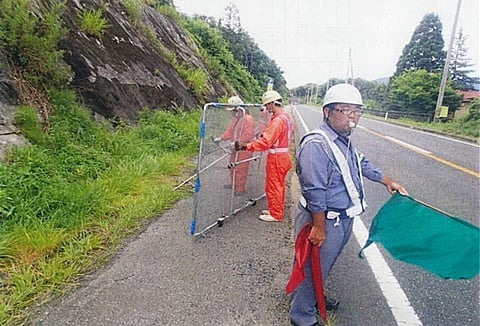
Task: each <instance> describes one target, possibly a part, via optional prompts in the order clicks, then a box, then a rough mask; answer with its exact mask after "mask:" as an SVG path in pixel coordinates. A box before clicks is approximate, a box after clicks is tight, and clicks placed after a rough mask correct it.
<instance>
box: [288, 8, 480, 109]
mask: <svg viewBox="0 0 480 326" xmlns="http://www.w3.org/2000/svg"><path fill="white" fill-rule="evenodd" d="M466 39H467V37H466V36H465V35H464V34H463V32H462V30H460V32H459V33H458V35H457V37H456V39H455V42H454V48H453V49H452V56H451V58H452V59H451V62H450V64H449V68H450V69H449V76H448V77H449V78H448V81H447V84H446V88H445V93H444V98H443V105H445V106H448V107H449V111H450V112H454V111H455V110H456V109H458V108H459V107H460V105H461V102H462V97H461V96H460V95H458V94H457V92H456V91H457V90H472V89H475V84H476V83H478V80H475V79H474V78H471V77H469V74H470V73H471V72H472V70H469V67H471V66H472V64H470V60H469V58H468V57H467V54H466V53H467V48H466V47H465V41H466ZM444 45H445V43H444V41H443V38H442V24H441V22H440V19H439V17H438V16H437V15H436V14H434V13H430V14H427V15H425V16H424V17H423V19H422V21H421V22H420V24H419V25H418V27H417V28H416V29H415V31H414V33H413V35H412V37H411V39H410V42H409V43H408V44H407V45H406V46H405V47H404V48H403V51H402V54H401V55H400V57H399V59H398V62H397V65H396V66H397V69H396V71H395V73H394V74H393V76H391V77H390V78H389V80H388V82H386V83H380V82H375V81H366V80H363V79H360V78H357V79H354V83H355V86H357V87H358V88H359V89H360V91H361V93H362V95H363V97H364V102H365V104H366V106H367V107H369V108H373V109H378V110H391V111H406V112H412V113H418V114H426V115H431V116H433V114H434V112H435V107H436V102H437V98H438V93H439V89H440V83H441V79H442V72H443V69H444V64H445V60H446V52H445V51H444V50H443V48H444ZM339 82H344V81H343V80H340V79H330V80H329V81H327V83H325V84H323V85H313V84H309V85H305V86H301V87H297V88H295V89H294V90H292V94H293V95H294V96H295V97H298V98H302V99H308V101H309V102H311V103H321V101H322V98H323V96H324V94H325V91H326V89H327V87H328V86H332V85H334V84H336V83H339Z"/></svg>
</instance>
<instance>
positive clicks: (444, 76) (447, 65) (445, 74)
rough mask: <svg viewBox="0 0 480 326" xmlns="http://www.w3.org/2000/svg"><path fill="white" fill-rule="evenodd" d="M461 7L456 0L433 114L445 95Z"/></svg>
mask: <svg viewBox="0 0 480 326" xmlns="http://www.w3.org/2000/svg"><path fill="white" fill-rule="evenodd" d="M461 5H462V0H458V3H457V12H456V14H455V20H454V21H453V28H452V35H451V36H450V44H449V46H448V50H447V59H445V65H444V66H443V74H442V82H441V83H440V90H439V91H438V98H437V106H436V107H435V113H436V114H437V113H440V107H441V106H442V103H443V95H444V93H445V85H446V83H447V77H448V70H449V68H450V57H451V54H452V47H453V40H454V39H455V33H456V29H457V21H458V16H459V14H460V6H461Z"/></svg>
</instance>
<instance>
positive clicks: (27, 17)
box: [0, 0, 71, 90]
mask: <svg viewBox="0 0 480 326" xmlns="http://www.w3.org/2000/svg"><path fill="white" fill-rule="evenodd" d="M64 9H65V4H64V2H62V1H42V2H39V4H38V6H33V5H32V1H31V0H2V1H1V2H0V47H1V48H2V53H4V54H5V56H6V60H8V61H9V62H15V64H16V65H17V67H18V68H19V69H18V71H17V72H16V73H17V74H18V75H19V76H17V77H18V79H21V78H20V77H23V78H25V79H26V80H27V81H28V82H29V83H31V84H32V85H33V86H34V87H36V88H38V89H40V90H47V89H49V88H51V87H55V88H63V87H65V85H68V82H69V80H70V77H71V70H70V67H68V66H66V65H64V64H63V63H62V57H63V51H62V50H59V49H58V48H57V43H58V42H59V41H60V40H61V39H62V38H63V37H64V36H65V35H66V32H67V31H66V29H65V28H63V27H62V26H63V23H62V20H61V17H62V14H63V12H64Z"/></svg>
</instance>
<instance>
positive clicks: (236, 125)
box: [220, 110, 255, 192]
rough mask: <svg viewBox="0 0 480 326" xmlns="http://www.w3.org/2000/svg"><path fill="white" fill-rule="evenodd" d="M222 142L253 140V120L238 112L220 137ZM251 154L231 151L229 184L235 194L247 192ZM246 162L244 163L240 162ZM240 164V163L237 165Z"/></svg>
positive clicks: (241, 111) (242, 112) (246, 114)
mask: <svg viewBox="0 0 480 326" xmlns="http://www.w3.org/2000/svg"><path fill="white" fill-rule="evenodd" d="M220 138H221V139H222V140H232V141H237V140H238V141H242V142H249V141H251V140H253V139H255V119H254V118H253V117H252V116H251V115H250V114H248V113H245V112H244V111H243V110H238V112H236V115H235V116H234V117H232V120H231V121H230V124H229V125H228V127H227V129H226V130H225V132H224V133H223V134H222V136H221V137H220ZM252 156H253V153H251V152H248V151H235V150H234V149H232V153H231V154H230V161H229V163H230V165H229V166H230V167H231V168H230V170H229V171H230V184H232V185H233V186H234V189H235V191H236V192H244V191H247V176H248V167H249V165H250V161H249V159H250V158H252ZM244 160H246V161H245V162H242V161H244ZM237 162H241V163H237Z"/></svg>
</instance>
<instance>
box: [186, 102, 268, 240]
mask: <svg viewBox="0 0 480 326" xmlns="http://www.w3.org/2000/svg"><path fill="white" fill-rule="evenodd" d="M209 107H215V108H219V109H220V108H228V107H240V108H253V107H256V108H261V107H262V105H261V104H250V103H242V104H236V105H232V104H228V103H215V102H211V103H207V104H205V105H204V106H203V113H202V119H201V124H200V150H199V153H198V159H197V171H196V173H195V174H194V175H193V176H192V177H190V178H189V179H187V180H186V181H184V182H183V183H182V184H185V183H186V182H188V181H189V180H191V179H193V178H196V179H195V194H194V205H193V212H192V222H191V224H190V234H191V235H192V236H194V237H196V236H199V235H203V236H204V235H205V232H206V231H208V230H210V229H211V228H213V227H215V226H218V227H222V226H223V223H224V222H225V220H226V219H228V218H230V217H232V216H234V215H235V214H237V213H238V212H240V211H241V210H243V209H245V208H247V207H249V206H254V205H256V203H257V201H258V200H260V199H262V198H264V197H265V193H263V194H261V195H260V196H258V197H255V198H250V199H248V200H247V201H245V203H244V205H243V206H241V207H239V208H237V209H235V210H233V207H232V204H231V206H230V214H224V215H222V216H220V217H218V218H217V220H216V222H214V223H212V224H211V225H208V226H206V227H205V228H203V229H202V230H200V231H197V209H198V194H199V191H200V188H201V182H200V179H201V177H200V175H201V173H202V172H204V171H205V170H207V169H208V168H209V167H211V166H213V165H215V164H216V163H218V162H219V161H221V160H222V159H224V158H225V157H226V156H228V155H230V151H228V152H227V150H226V149H225V148H224V147H223V146H221V145H219V146H220V147H221V148H222V150H224V151H225V152H226V153H225V154H224V155H222V156H221V157H220V158H218V159H216V160H215V161H214V162H212V163H210V164H209V165H208V166H206V167H204V168H203V169H201V170H200V169H199V167H200V166H201V163H202V154H203V153H202V152H203V143H204V141H205V128H206V112H207V109H208V108H209ZM260 159H261V155H254V156H253V157H252V158H250V159H248V160H242V161H241V162H246V161H251V160H256V161H258V162H259V164H260ZM241 162H235V164H238V163H241ZM235 164H234V165H233V166H231V165H230V164H229V167H230V168H234V167H235ZM233 196H234V193H233V192H232V193H231V197H232V198H233Z"/></svg>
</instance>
